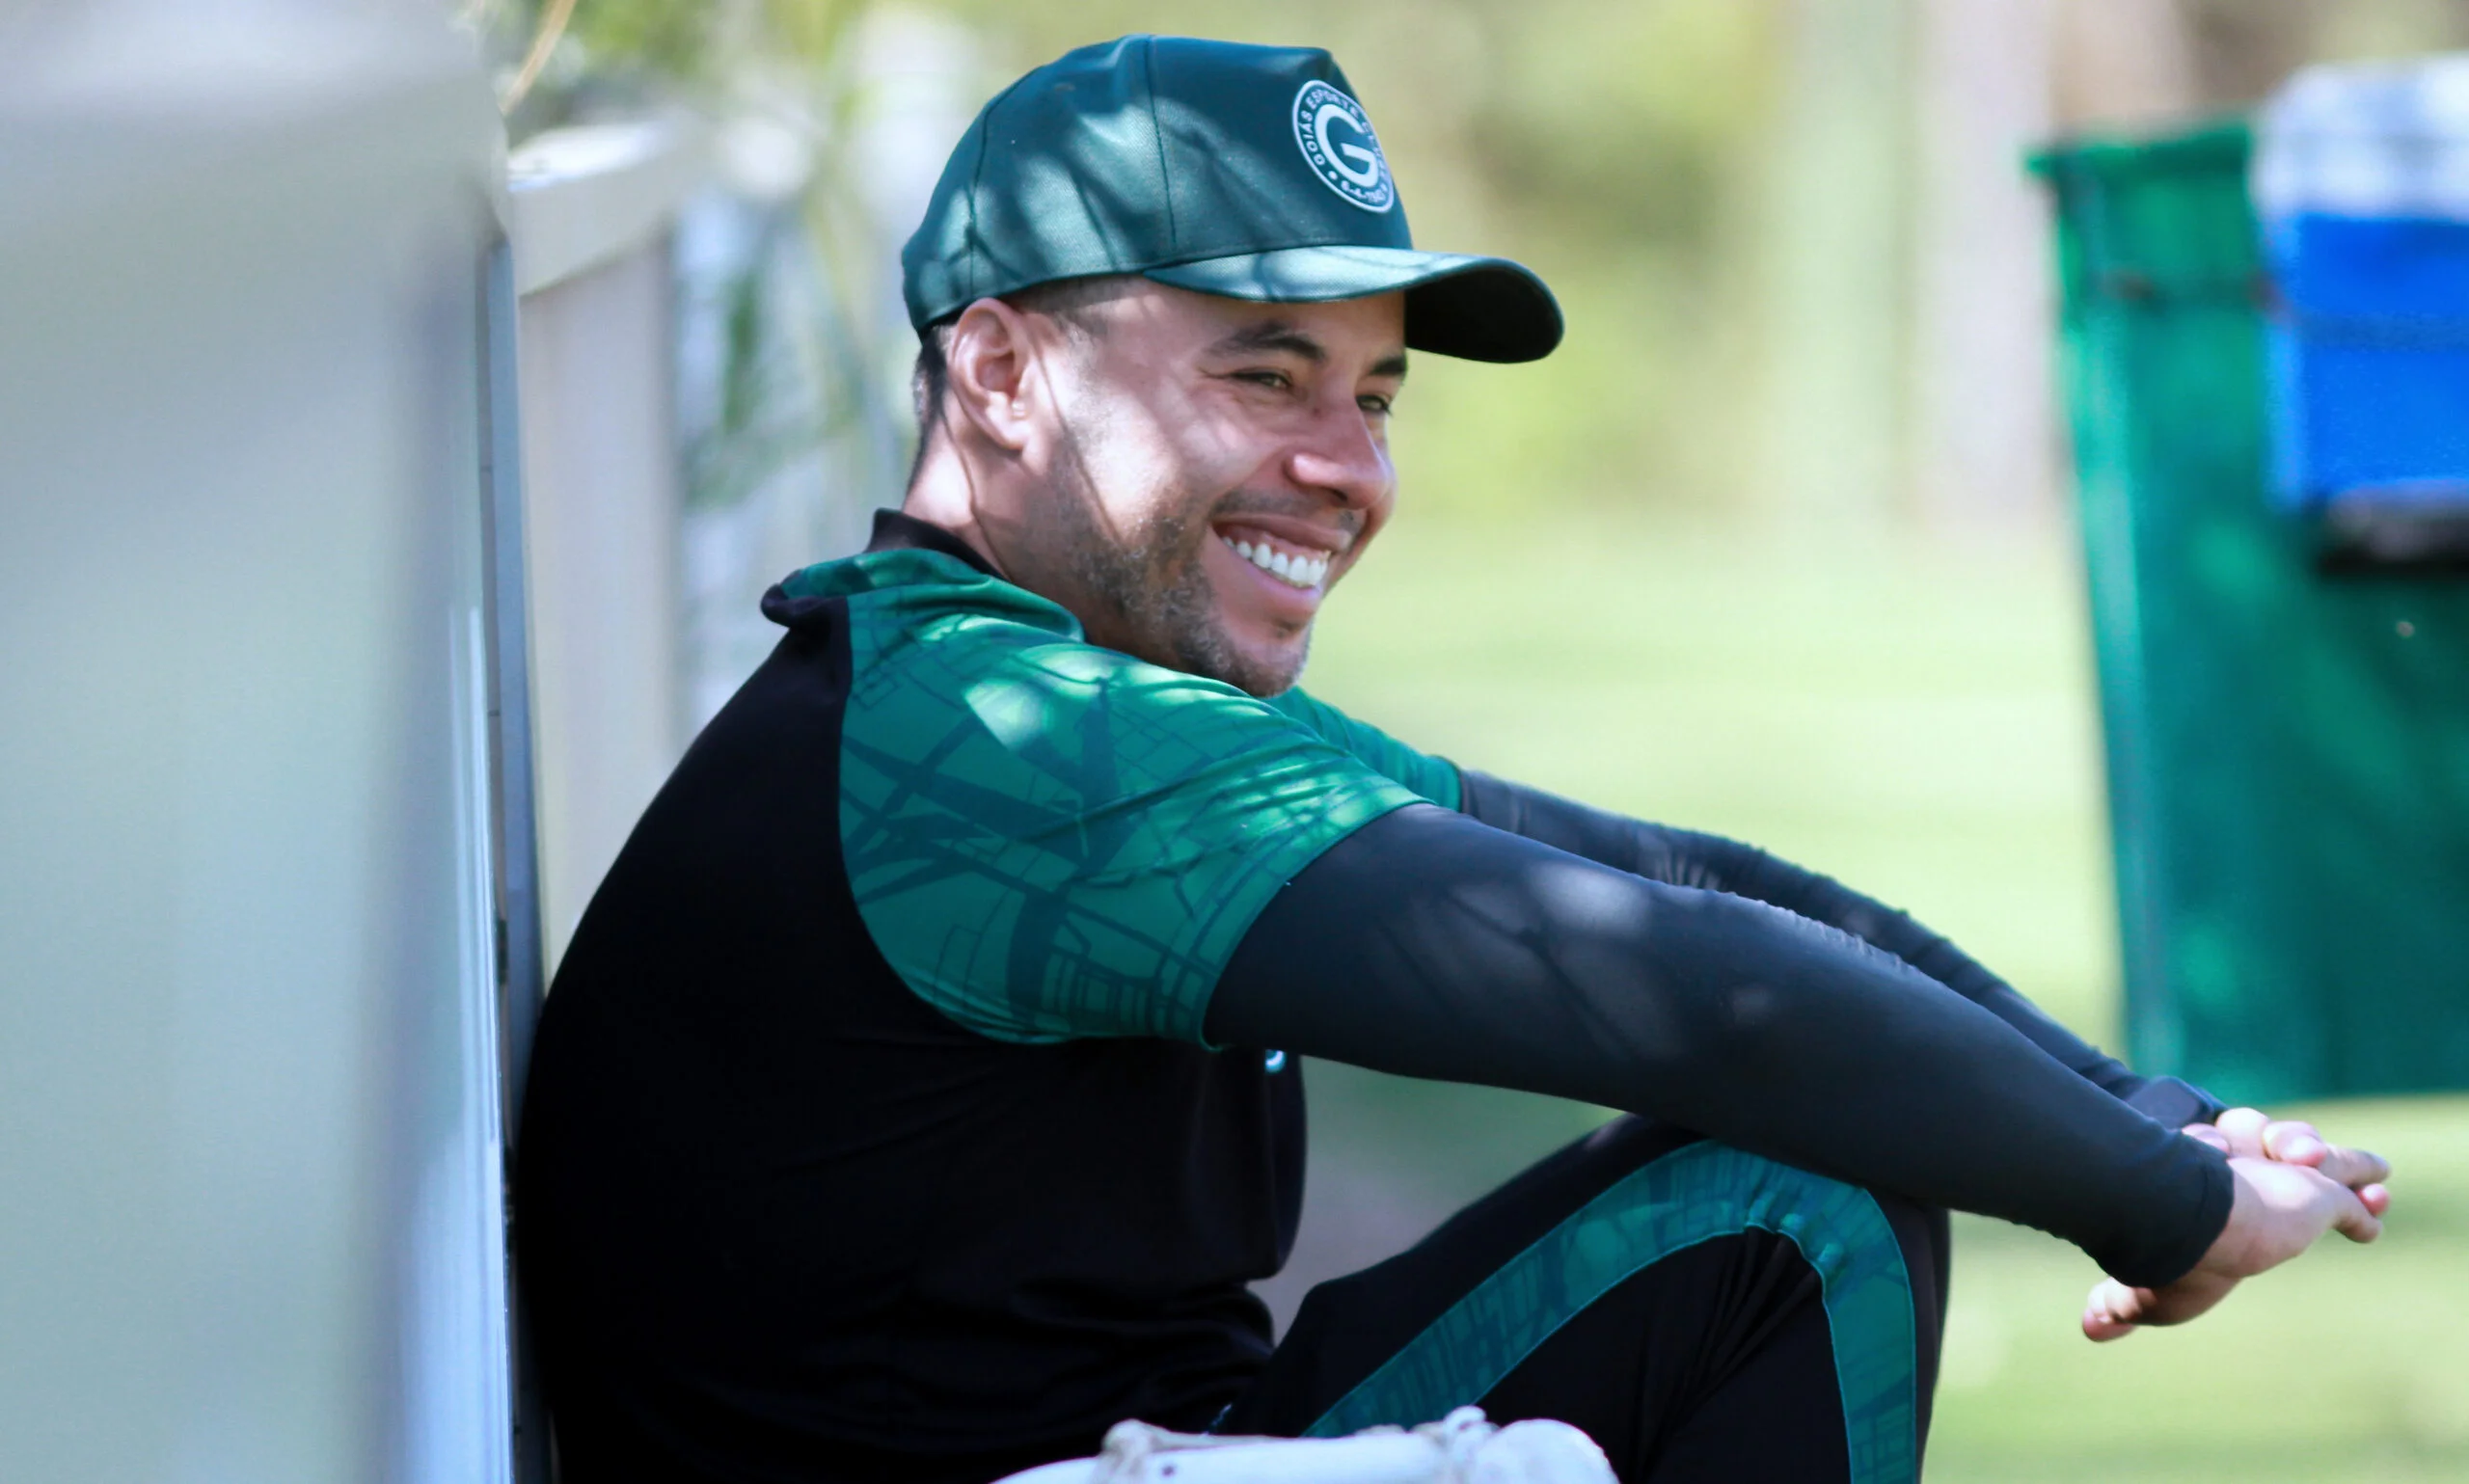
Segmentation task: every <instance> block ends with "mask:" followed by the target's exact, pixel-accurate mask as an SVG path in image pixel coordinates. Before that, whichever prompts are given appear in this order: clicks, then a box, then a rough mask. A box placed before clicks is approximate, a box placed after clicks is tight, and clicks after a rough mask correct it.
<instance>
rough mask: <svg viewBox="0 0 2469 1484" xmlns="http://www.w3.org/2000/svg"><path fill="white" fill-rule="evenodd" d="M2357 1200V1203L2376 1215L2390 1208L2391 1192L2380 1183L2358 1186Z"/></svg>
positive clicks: (2380, 1214)
mask: <svg viewBox="0 0 2469 1484" xmlns="http://www.w3.org/2000/svg"><path fill="white" fill-rule="evenodd" d="M2357 1201H2358V1204H2360V1205H2362V1206H2365V1207H2366V1208H2367V1210H2368V1211H2370V1212H2372V1213H2373V1214H2374V1215H2375V1216H2377V1217H2380V1216H2382V1214H2383V1213H2384V1212H2386V1211H2388V1210H2390V1209H2392V1192H2391V1191H2389V1190H2387V1189H2385V1188H2384V1187H2383V1186H2380V1185H2361V1186H2359V1187H2358V1188H2357Z"/></svg>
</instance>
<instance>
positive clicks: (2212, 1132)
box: [2178, 1123, 2237, 1154]
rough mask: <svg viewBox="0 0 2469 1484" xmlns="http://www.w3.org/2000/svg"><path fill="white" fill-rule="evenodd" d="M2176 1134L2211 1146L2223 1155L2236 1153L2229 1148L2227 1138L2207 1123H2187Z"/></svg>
mask: <svg viewBox="0 0 2469 1484" xmlns="http://www.w3.org/2000/svg"><path fill="white" fill-rule="evenodd" d="M2178 1132H2180V1133H2182V1134H2184V1135H2185V1136H2186V1137H2187V1138H2189V1139H2193V1140H2197V1141H2199V1142H2201V1143H2204V1144H2208V1145H2211V1147H2213V1148H2215V1149H2218V1150H2219V1151H2220V1152H2221V1153H2223V1154H2232V1153H2235V1152H2237V1151H2236V1150H2234V1149H2232V1148H2230V1147H2229V1136H2228V1135H2227V1134H2224V1133H2222V1132H2221V1131H2220V1130H2219V1129H2217V1128H2214V1127H2212V1126H2211V1124H2209V1123H2189V1124H2187V1125H2186V1126H2185V1127H2184V1128H2182V1129H2179V1130H2178Z"/></svg>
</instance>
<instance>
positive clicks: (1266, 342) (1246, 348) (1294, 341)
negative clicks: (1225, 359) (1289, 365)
mask: <svg viewBox="0 0 2469 1484" xmlns="http://www.w3.org/2000/svg"><path fill="white" fill-rule="evenodd" d="M1264 350H1276V351H1284V352H1285V353H1286V354H1288V355H1289V356H1293V357H1295V358H1297V359H1299V360H1303V361H1309V362H1311V363H1312V364H1314V365H1325V364H1327V363H1328V360H1329V352H1328V349H1327V347H1325V346H1323V345H1322V344H1321V343H1320V342H1319V341H1318V340H1316V339H1314V338H1312V337H1310V336H1308V335H1306V334H1304V333H1303V332H1302V331H1300V330H1297V329H1296V328H1294V327H1293V326H1292V325H1290V324H1288V323H1287V322H1286V321H1285V320H1282V319H1266V320H1262V322H1261V323H1259V324H1257V325H1245V326H1244V327H1243V328H1242V329H1240V330H1236V331H1234V333H1232V334H1230V335H1228V336H1227V337H1225V338H1224V339H1221V340H1219V341H1218V342H1217V343H1216V344H1214V345H1211V346H1210V347H1209V348H1208V353H1209V354H1210V355H1212V356H1242V355H1257V354H1259V353H1260V352H1262V351H1264Z"/></svg>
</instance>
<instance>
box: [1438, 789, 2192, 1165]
mask: <svg viewBox="0 0 2469 1484" xmlns="http://www.w3.org/2000/svg"><path fill="white" fill-rule="evenodd" d="M1459 777H1460V778H1461V779H1462V780H1463V786H1464V791H1463V796H1462V802H1461V803H1460V805H1459V807H1460V808H1461V809H1463V810H1464V811H1465V812H1466V813H1467V814H1469V815H1471V816H1473V817H1474V818H1475V819H1477V820H1479V821H1481V822H1482V823H1485V824H1489V825H1491V826H1492V827H1493V828H1495V829H1505V830H1507V831H1508V832H1509V833H1511V834H1515V835H1522V836H1524V837H1526V838H1527V839H1529V840H1537V841H1540V842H1542V843H1543V844H1545V845H1549V846H1553V847H1555V848H1557V849H1560V850H1566V851H1568V852H1569V853H1570V854H1572V855H1582V856H1584V857H1586V858H1587V860H1591V861H1595V862H1597V863H1599V864H1601V865H1606V866H1610V867H1612V868H1614V870H1618V871H1626V872H1629V873H1630V874H1632V875H1635V876H1641V877H1645V878H1646V879H1648V880H1650V881H1663V882H1667V883H1669V884H1671V885H1674V886H1697V887H1703V888H1705V889H1707V890H1709V891H1720V892H1728V893H1730V894H1731V895H1733V896H1735V897H1747V898H1749V899H1750V900H1751V901H1754V902H1763V903H1766V904H1770V905H1773V906H1777V907H1781V908H1782V909H1783V910H1785V911H1787V912H1792V913H1796V914H1798V915H1799V916H1802V917H1805V918H1807V919H1809V920H1810V921H1812V922H1818V923H1824V924H1825V925H1826V926H1828V927H1830V928H1834V929H1837V930H1839V931H1844V932H1848V933H1850V934H1852V935H1853V936H1854V937H1856V938H1859V939H1860V940H1861V941H1862V942H1865V943H1868V944H1870V945H1872V946H1873V947H1876V948H1878V949H1881V950H1883V951H1885V952H1886V953H1889V954H1892V955H1893V956H1894V957H1896V958H1900V959H1902V960H1903V961H1904V962H1906V963H1908V964H1911V965H1912V966H1913V968H1915V969H1918V970H1919V971H1920V972H1921V973H1923V974H1925V975H1927V976H1928V977H1929V978H1931V979H1934V980H1936V981H1937V982H1938V983H1940V984H1941V985H1945V986H1946V987H1947V988H1950V989H1952V990H1954V991H1955V992H1956V993H1957V994H1960V995H1962V996H1963V997H1964V998H1965V999H1967V1000H1969V1001H1971V1002H1972V1003H1973V1004H1975V1005H1978V1006H1980V1007H1981V1008H1982V1009H1984V1010H1986V1011H1988V1012H1990V1013H1991V1014H1994V1015H1995V1016H1996V1017H1997V1018H1998V1019H2000V1020H2003V1021H2005V1022H2006V1023H2007V1024H2008V1025H2010V1026H2013V1027H2014V1028H2015V1029H2016V1030H2017V1031H2020V1032H2021V1033H2022V1035H2023V1036H2024V1038H2025V1039H2028V1040H2030V1041H2031V1042H2032V1044H2034V1045H2036V1046H2038V1047H2040V1048H2041V1049H2042V1050H2043V1051H2045V1052H2047V1053H2048V1054H2049V1055H2050V1056H2052V1057H2055V1058H2056V1059H2057V1060H2058V1061H2059V1062H2061V1063H2063V1064H2065V1065H2066V1066H2069V1067H2071V1068H2073V1069H2074V1071H2075V1072H2076V1075H2078V1076H2080V1077H2082V1078H2083V1079H2084V1080H2086V1081H2088V1082H2090V1083H2091V1084H2092V1085H2093V1086H2095V1087H2098V1088H2100V1089H2102V1090H2103V1091H2104V1092H2106V1093H2109V1094H2110V1095H2111V1096H2113V1097H2116V1098H2117V1099H2119V1100H2120V1101H2122V1102H2125V1103H2127V1104H2129V1105H2130V1106H2131V1107H2133V1108H2134V1109H2135V1110H2136V1111H2138V1112H2141V1113H2144V1114H2147V1115H2149V1116H2150V1117H2152V1118H2153V1119H2155V1120H2158V1121H2160V1122H2162V1123H2165V1124H2167V1125H2169V1126H2170V1127H2172V1128H2175V1127H2179V1126H2181V1125H2183V1124H2187V1123H2209V1122H2211V1121H2212V1120H2214V1119H2217V1118H2218V1117H2219V1116H2220V1115H2221V1113H2222V1112H2223V1111H2224V1110H2225V1107H2226V1105H2225V1104H2223V1103H2221V1102H2220V1101H2219V1100H2217V1099H2215V1098H2213V1097H2212V1096H2211V1094H2210V1093H2206V1092H2204V1091H2203V1090H2202V1089H2200V1088H2197V1087H2194V1086H2192V1085H2190V1084H2188V1083H2184V1082H2181V1081H2180V1080H2178V1079H2177V1078H2175V1077H2141V1076H2137V1075H2136V1074H2135V1073H2134V1072H2133V1071H2132V1070H2130V1069H2129V1068H2128V1067H2127V1066H2125V1064H2123V1063H2121V1062H2119V1061H2118V1060H2117V1059H2115V1058H2114V1057H2110V1056H2106V1055H2103V1053H2102V1052H2101V1051H2100V1050H2099V1049H2097V1048H2095V1047H2094V1046H2092V1045H2090V1044H2088V1043H2087V1042H2085V1041H2084V1040H2083V1039H2082V1038H2080V1037H2078V1036H2076V1034H2075V1033H2074V1032H2072V1031H2070V1030H2068V1029H2067V1028H2066V1027H2065V1026H2063V1025H2060V1024H2059V1023H2058V1022H2057V1021H2055V1020H2054V1019H2051V1018H2050V1017H2049V1016H2048V1015H2047V1014H2046V1013H2044V1012H2042V1011H2041V1010H2040V1008H2039V1007H2038V1006H2035V1005H2034V1004H2032V1002H2031V1001H2029V1000H2027V999H2025V998H2024V997H2023V996H2022V995H2021V994H2020V993H2018V992H2016V990H2015V988H2014V987H2013V986H2012V985H2008V984H2007V983H2006V982H2005V981H2004V980H2002V979H1999V978H1998V977H1997V976H1996V975H1994V974H1993V973H1991V972H1990V971H1989V970H1988V969H1986V968H1983V967H1982V966H1981V965H1980V963H1979V962H1978V961H1977V960H1975V959H1974V958H1971V957H1970V956H1969V955H1967V954H1966V953H1964V951H1963V950H1961V949H1959V948H1957V947H1956V946H1955V945H1954V944H1953V943H1951V942H1948V941H1947V940H1946V939H1945V938H1943V937H1941V936H1940V935H1939V934H1937V933H1935V932H1932V931H1929V930H1928V929H1927V928H1925V927H1923V926H1921V924H1919V923H1918V922H1916V921H1914V920H1913V918H1912V917H1911V916H1910V915H1909V914H1907V913H1904V912H1900V911H1897V910H1896V909H1895V908H1893V907H1890V906H1886V905H1885V904H1882V903H1879V902H1877V901H1875V900H1873V899H1871V898H1868V897H1864V896H1862V895H1861V894H1860V893H1859V892H1856V891H1853V890H1852V889H1851V888H1849V887H1847V886H1844V885H1843V884H1842V883H1840V882H1838V881H1836V880H1834V879H1832V878H1831V877H1825V876H1820V875H1819V874H1818V873H1816V872H1814V871H1808V870H1804V869H1803V868H1801V867H1799V866H1795V865H1793V864H1792V863H1791V862H1789V861H1785V860H1780V859H1777V857H1775V856H1773V855H1769V854H1767V853H1766V852H1765V851H1763V850H1758V849H1756V848H1755V847H1753V846H1747V845H1743V844H1741V843H1739V842H1738V841H1734V840H1726V839H1724V838H1723V837H1722V836H1720V835H1708V834H1700V833H1697V832H1696V831H1692V830H1684V829H1672V828H1669V827H1667V826H1665V825H1660V824H1648V823H1643V822H1641V821H1638V820H1632V819H1627V818H1624V817H1623V816H1620V815H1616V814H1612V813H1609V812H1607V811H1605V810H1601V809H1595V808H1591V807H1589V806H1587V805H1585V804H1581V803H1577V802H1575V801H1574V800H1571V799H1566V798H1562V797H1560V796H1557V795H1553V794H1547V793H1545V792H1543V791H1542V790H1540V789H1531V788H1527V787H1525V786H1524V785H1522V784H1515V783H1509V782H1506V780H1503V779H1500V778H1495V777H1492V776H1491V775H1490V774H1488V773H1482V772H1478V771H1476V770H1474V769H1459Z"/></svg>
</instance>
